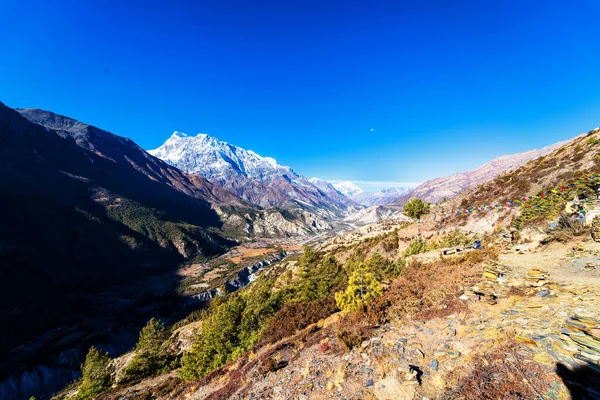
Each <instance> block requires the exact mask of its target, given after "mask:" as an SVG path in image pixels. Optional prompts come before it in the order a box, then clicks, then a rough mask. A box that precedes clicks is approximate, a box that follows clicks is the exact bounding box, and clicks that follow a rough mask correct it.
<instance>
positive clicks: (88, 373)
mask: <svg viewBox="0 0 600 400" xmlns="http://www.w3.org/2000/svg"><path fill="white" fill-rule="evenodd" d="M81 372H82V374H83V376H82V378H81V385H79V389H78V390H77V395H76V396H75V397H74V398H75V399H76V400H87V399H95V398H96V397H97V396H98V395H99V394H100V393H102V392H104V391H105V390H106V389H108V388H110V386H111V384H112V378H111V374H112V372H113V369H112V366H111V364H110V357H109V356H108V354H107V353H105V352H103V351H100V350H98V349H96V348H95V347H94V346H92V347H90V350H89V351H88V353H87V355H86V356H85V363H84V364H82V365H81Z"/></svg>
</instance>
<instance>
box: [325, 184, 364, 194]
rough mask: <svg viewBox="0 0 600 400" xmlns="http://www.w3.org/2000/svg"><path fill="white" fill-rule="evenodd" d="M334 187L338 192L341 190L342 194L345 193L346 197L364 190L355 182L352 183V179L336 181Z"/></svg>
mask: <svg viewBox="0 0 600 400" xmlns="http://www.w3.org/2000/svg"><path fill="white" fill-rule="evenodd" d="M333 187H334V188H335V189H336V190H337V191H338V192H340V193H341V194H343V195H344V196H346V197H351V196H354V195H357V194H359V193H362V192H364V190H362V189H361V188H359V187H358V186H356V185H355V184H354V183H352V182H350V181H344V182H339V183H334V184H333Z"/></svg>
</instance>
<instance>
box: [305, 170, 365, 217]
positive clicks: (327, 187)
mask: <svg viewBox="0 0 600 400" xmlns="http://www.w3.org/2000/svg"><path fill="white" fill-rule="evenodd" d="M308 181H309V182H310V183H312V184H313V185H315V186H316V187H318V188H319V189H320V190H321V191H322V192H324V193H325V194H326V195H327V196H328V197H330V198H332V199H334V200H336V201H338V202H340V203H343V204H346V205H348V206H349V207H353V208H355V209H356V210H359V209H361V208H362V207H360V205H359V204H358V203H357V202H355V201H354V200H353V199H351V198H349V197H346V196H344V195H343V194H342V193H340V192H339V191H338V190H337V189H336V188H335V187H333V185H332V184H331V183H329V182H327V181H326V180H323V179H319V178H310V179H309V180H308ZM350 211H351V210H350Z"/></svg>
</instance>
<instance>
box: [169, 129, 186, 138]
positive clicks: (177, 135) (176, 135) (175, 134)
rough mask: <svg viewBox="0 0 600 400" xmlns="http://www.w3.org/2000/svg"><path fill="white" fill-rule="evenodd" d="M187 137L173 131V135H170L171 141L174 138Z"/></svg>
mask: <svg viewBox="0 0 600 400" xmlns="http://www.w3.org/2000/svg"><path fill="white" fill-rule="evenodd" d="M186 137H188V135H186V134H185V133H183V132H179V131H175V132H173V134H172V135H171V139H175V138H186Z"/></svg>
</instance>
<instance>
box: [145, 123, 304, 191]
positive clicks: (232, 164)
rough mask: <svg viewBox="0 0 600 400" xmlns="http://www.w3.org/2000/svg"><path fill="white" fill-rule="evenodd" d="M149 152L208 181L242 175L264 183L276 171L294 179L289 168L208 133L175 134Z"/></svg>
mask: <svg viewBox="0 0 600 400" xmlns="http://www.w3.org/2000/svg"><path fill="white" fill-rule="evenodd" d="M148 152H149V153H150V154H152V155H153V156H156V157H158V158H161V159H163V160H164V161H166V162H168V163H169V164H172V165H175V166H176V167H178V168H180V169H182V170H184V171H185V172H188V173H192V174H199V175H203V176H204V177H205V178H207V179H208V180H215V179H227V177H228V176H230V175H232V174H233V175H240V174H241V175H244V176H247V177H251V178H255V179H258V180H260V181H263V179H264V178H265V177H266V176H267V175H269V174H270V173H271V172H273V170H279V171H286V172H288V173H292V174H293V175H295V174H294V173H293V171H291V169H290V168H289V167H285V166H282V165H279V164H278V163H277V161H276V160H275V159H274V158H271V157H262V156H260V155H259V154H257V153H255V152H253V151H251V150H245V149H242V148H241V147H237V146H234V145H232V144H229V143H227V142H223V141H220V140H219V139H217V138H215V137H213V136H209V135H207V134H205V133H200V134H198V135H196V136H188V135H186V134H185V133H182V132H177V131H176V132H175V133H173V135H171V137H170V138H169V139H168V140H167V141H166V142H165V143H164V144H163V145H162V146H160V147H159V148H157V149H154V150H149V151H148Z"/></svg>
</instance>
